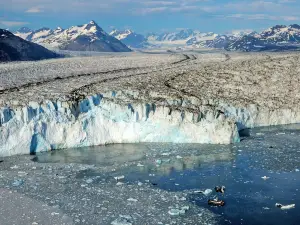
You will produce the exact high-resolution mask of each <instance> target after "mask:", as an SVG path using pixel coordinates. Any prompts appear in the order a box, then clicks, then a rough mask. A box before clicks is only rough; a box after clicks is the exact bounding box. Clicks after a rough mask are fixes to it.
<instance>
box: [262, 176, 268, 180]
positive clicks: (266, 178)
mask: <svg viewBox="0 0 300 225" xmlns="http://www.w3.org/2000/svg"><path fill="white" fill-rule="evenodd" d="M261 179H264V180H268V179H270V177H267V176H263V177H261Z"/></svg>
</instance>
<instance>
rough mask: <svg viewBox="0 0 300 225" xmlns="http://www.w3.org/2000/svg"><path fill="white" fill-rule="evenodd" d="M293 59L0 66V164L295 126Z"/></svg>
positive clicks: (127, 56) (217, 57)
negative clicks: (61, 152) (8, 159)
mask: <svg viewBox="0 0 300 225" xmlns="http://www.w3.org/2000/svg"><path fill="white" fill-rule="evenodd" d="M299 59H300V55H298V54H296V53H280V54H279V53H268V54H259V53H249V54H240V53H231V54H223V53H210V54H208V53H207V54H198V53H195V52H188V53H186V54H179V53H178V54H145V53H124V54H118V55H116V54H103V55H100V56H94V57H74V58H65V59H53V60H46V61H40V62H17V63H6V64H0V80H1V82H0V156H10V155H16V154H29V153H36V152H41V151H48V150H53V149H62V148H71V147H82V146H92V145H103V144H110V143H138V142H175V143H210V144H230V143H234V142H239V141H240V135H239V131H240V130H243V129H245V128H252V127H257V126H269V125H279V124H290V123H298V122H300V110H299V99H300V95H299V91H298V90H299V84H300V83H299V71H300V66H299V65H300V63H299V62H300V60H299Z"/></svg>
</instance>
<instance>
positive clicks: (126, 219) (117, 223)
mask: <svg viewBox="0 0 300 225" xmlns="http://www.w3.org/2000/svg"><path fill="white" fill-rule="evenodd" d="M131 219H132V217H131V216H127V215H120V217H119V218H118V219H116V220H114V221H112V222H111V225H132V223H131Z"/></svg>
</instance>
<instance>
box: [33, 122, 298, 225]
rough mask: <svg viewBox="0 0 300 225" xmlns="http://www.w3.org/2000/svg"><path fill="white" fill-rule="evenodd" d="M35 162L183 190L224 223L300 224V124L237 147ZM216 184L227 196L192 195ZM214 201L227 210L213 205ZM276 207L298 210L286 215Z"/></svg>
mask: <svg viewBox="0 0 300 225" xmlns="http://www.w3.org/2000/svg"><path fill="white" fill-rule="evenodd" d="M34 160H35V161H38V162H41V163H43V162H57V163H87V164H98V165H101V166H112V165H113V166H114V167H115V168H116V169H115V172H114V173H110V174H103V173H99V172H98V173H97V172H95V171H93V170H88V171H85V172H84V173H83V174H82V176H96V175H97V176H102V177H104V178H107V179H110V178H112V177H113V176H117V175H125V182H127V183H136V182H139V181H140V182H148V181H149V183H152V185H153V187H154V188H160V189H164V190H168V191H172V192H176V191H184V192H186V193H188V197H187V200H188V201H191V202H192V203H194V204H196V205H198V206H200V207H205V208H208V209H210V210H211V211H213V212H214V213H217V214H219V215H220V216H221V217H220V218H221V219H220V224H300V214H299V207H300V204H299V202H300V172H298V171H299V169H300V125H290V126H279V127H278V126H277V127H267V128H259V129H253V130H251V131H250V133H249V135H248V136H247V137H245V138H244V140H243V141H242V142H241V143H238V144H234V145H221V146H220V145H197V144H128V145H110V146H102V147H93V148H84V149H69V150H61V151H54V152H52V153H43V154H39V155H37V156H36V158H35V159H34ZM124 165H127V166H124ZM120 168H122V169H120ZM124 168H125V169H124ZM263 176H267V177H270V178H269V179H267V180H264V179H262V178H261V177H263ZM216 185H224V186H226V192H225V194H224V195H216V193H215V192H213V193H212V195H210V196H204V195H202V194H194V193H193V191H194V190H195V189H198V190H205V189H207V188H209V189H214V187H215V186H216ZM215 196H217V197H219V199H222V200H224V201H225V202H226V205H225V206H224V207H211V206H208V205H207V200H208V199H209V198H213V197H215ZM275 203H282V204H296V208H294V209H290V210H281V209H279V208H276V207H275Z"/></svg>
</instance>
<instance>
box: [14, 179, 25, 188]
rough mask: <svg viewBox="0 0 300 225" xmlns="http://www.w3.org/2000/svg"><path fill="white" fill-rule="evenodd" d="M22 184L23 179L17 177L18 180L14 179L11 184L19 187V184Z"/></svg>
mask: <svg viewBox="0 0 300 225" xmlns="http://www.w3.org/2000/svg"><path fill="white" fill-rule="evenodd" d="M22 184H24V180H22V179H19V180H15V181H14V182H13V183H12V186H14V187H19V186H21V185H22Z"/></svg>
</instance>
